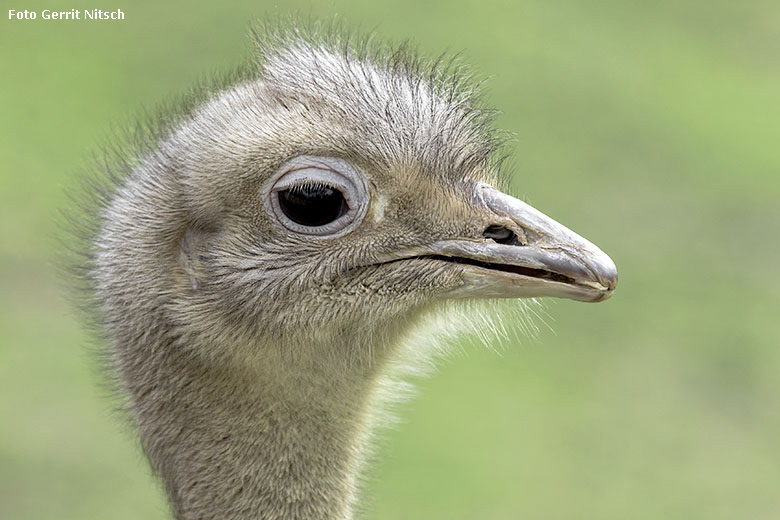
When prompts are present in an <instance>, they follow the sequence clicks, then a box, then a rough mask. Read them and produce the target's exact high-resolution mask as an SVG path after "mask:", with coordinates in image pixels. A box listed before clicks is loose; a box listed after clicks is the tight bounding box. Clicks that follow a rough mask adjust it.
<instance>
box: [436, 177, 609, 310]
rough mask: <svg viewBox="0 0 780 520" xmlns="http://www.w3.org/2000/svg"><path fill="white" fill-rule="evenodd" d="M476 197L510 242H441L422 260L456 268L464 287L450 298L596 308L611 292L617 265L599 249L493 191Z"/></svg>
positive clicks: (482, 188) (482, 187)
mask: <svg viewBox="0 0 780 520" xmlns="http://www.w3.org/2000/svg"><path fill="white" fill-rule="evenodd" d="M477 197H478V199H480V200H481V201H482V203H483V204H484V206H485V207H486V208H488V209H489V210H490V211H491V212H493V213H494V214H495V215H496V216H497V222H503V223H504V224H503V225H502V226H501V227H502V228H504V230H505V231H507V233H509V232H510V231H511V233H509V234H510V235H511V234H512V233H514V237H513V238H512V239H511V240H501V242H502V243H498V242H496V241H495V240H480V241H475V240H444V241H440V242H435V243H433V244H430V245H429V246H427V247H426V248H425V249H426V250H427V251H426V254H427V255H429V256H434V257H437V258H440V259H444V260H449V261H452V262H455V263H457V264H460V267H461V268H462V273H463V285H462V286H461V287H459V288H458V289H456V290H455V291H454V293H452V294H451V295H452V296H455V297H468V298H475V297H476V298H531V297H540V296H552V297H559V298H569V299H572V300H578V301H585V302H600V301H603V300H606V299H607V298H609V297H610V296H611V295H612V293H613V292H614V291H615V286H616V285H617V280H618V274H617V268H616V267H615V263H614V262H613V261H612V259H610V257H609V256H607V255H606V254H605V253H604V252H603V251H602V250H601V249H599V248H598V247H596V246H595V245H593V244H592V243H590V242H589V241H587V240H585V239H584V238H582V237H581V236H579V235H578V234H576V233H574V232H573V231H571V230H570V229H568V228H567V227H565V226H563V225H561V224H559V223H558V222H556V221H555V220H553V219H551V218H550V217H548V216H547V215H545V214H543V213H542V212H540V211H538V210H537V209H535V208H533V207H532V206H530V205H528V204H526V203H524V202H523V201H521V200H518V199H516V198H514V197H511V196H509V195H506V194H505V193H502V192H500V191H498V190H496V189H495V188H493V187H492V186H488V185H486V184H480V185H478V186H477Z"/></svg>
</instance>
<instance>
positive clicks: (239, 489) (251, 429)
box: [124, 345, 375, 520]
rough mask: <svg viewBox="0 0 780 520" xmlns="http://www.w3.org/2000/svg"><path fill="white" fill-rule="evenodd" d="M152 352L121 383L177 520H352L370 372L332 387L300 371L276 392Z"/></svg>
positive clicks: (235, 371)
mask: <svg viewBox="0 0 780 520" xmlns="http://www.w3.org/2000/svg"><path fill="white" fill-rule="evenodd" d="M159 347H161V346H160V345H157V346H153V345H150V346H149V353H150V354H152V355H153V356H154V357H153V358H152V359H151V360H150V361H151V363H149V364H148V365H146V366H144V367H138V369H139V372H138V373H135V374H133V373H127V372H126V373H125V374H124V376H125V378H127V379H126V380H127V381H128V386H130V388H129V390H130V392H131V395H132V396H133V407H134V409H135V413H136V420H137V422H138V425H139V428H140V433H141V437H142V439H143V441H144V446H145V448H146V450H147V453H148V455H149V457H150V459H151V461H152V464H153V466H154V467H155V469H156V470H157V471H158V472H159V474H160V475H161V477H162V479H163V481H164V483H165V487H166V490H167V492H168V494H169V496H170V499H171V503H172V505H173V508H174V512H175V514H176V517H177V518H179V519H181V520H185V519H187V520H189V519H227V518H230V519H236V520H241V519H250V518H252V519H256V518H264V519H277V518H278V519H282V518H284V519H297V518H301V519H303V518H318V519H349V518H351V517H352V507H353V504H354V502H355V499H356V491H357V482H356V475H357V472H358V470H359V467H360V465H361V462H362V459H363V457H364V453H363V452H362V446H363V445H364V444H365V442H364V441H365V436H366V435H367V433H368V422H369V419H370V417H369V414H368V412H367V410H368V409H369V407H368V405H369V402H370V401H371V400H372V395H371V393H372V384H371V380H372V378H373V377H375V375H374V374H373V371H361V372H362V373H357V371H356V373H354V374H352V375H351V376H350V377H342V378H341V379H340V380H339V381H334V380H333V379H332V378H330V379H328V378H327V377H326V375H325V374H324V373H320V374H317V373H311V372H309V373H308V374H307V373H306V371H307V367H305V366H304V367H300V366H299V367H298V368H299V369H300V370H301V372H299V373H298V377H297V378H295V379H293V380H287V381H284V382H282V381H281V378H288V377H290V374H283V373H276V374H274V373H273V372H272V371H271V370H263V369H262V368H261V367H256V368H247V369H244V370H242V369H239V368H237V367H228V368H222V369H220V368H215V367H214V366H209V365H208V364H207V363H205V362H203V361H202V360H198V359H197V357H196V356H192V357H190V356H189V354H188V353H182V352H180V351H179V352H176V353H172V352H173V351H172V350H171V349H167V348H159ZM270 366H274V365H270ZM275 366H284V364H283V363H278V364H276V365H275ZM319 370H322V367H320V369H319Z"/></svg>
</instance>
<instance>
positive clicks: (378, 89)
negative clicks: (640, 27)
mask: <svg viewBox="0 0 780 520" xmlns="http://www.w3.org/2000/svg"><path fill="white" fill-rule="evenodd" d="M260 48H261V51H260V53H259V54H260V57H259V59H258V60H257V66H256V69H255V71H254V72H253V73H252V74H251V75H250V76H247V77H241V78H240V79H238V80H237V81H236V82H235V83H234V84H232V85H231V86H228V87H223V88H222V89H221V90H219V91H216V92H213V93H211V94H210V95H208V96H207V97H205V98H204V99H202V100H201V101H200V102H198V103H196V104H195V106H194V107H192V108H191V109H189V110H188V111H187V112H186V113H184V114H183V115H181V116H179V117H177V118H175V119H172V120H170V119H169V120H168V121H166V122H165V126H164V130H160V131H158V132H156V133H154V134H153V135H154V136H155V137H154V140H153V142H151V143H150V144H149V145H147V146H145V147H140V148H139V149H138V151H137V152H136V153H135V155H134V156H133V157H131V158H129V159H127V160H126V162H125V163H124V174H115V175H114V177H117V178H118V179H117V180H116V182H115V183H114V186H113V188H112V189H110V190H108V192H107V194H106V195H105V196H104V198H103V202H102V203H101V204H100V205H99V208H98V211H97V213H96V215H97V226H96V233H95V235H94V239H93V240H92V243H91V246H90V248H89V251H88V252H89V256H90V257H91V260H90V262H89V266H88V272H89V279H90V281H91V285H92V287H93V293H92V294H93V296H94V300H95V302H96V303H97V307H98V310H99V312H100V317H101V323H102V326H103V328H104V331H105V336H106V338H107V343H108V345H109V354H110V355H109V357H110V360H111V366H112V370H113V371H114V373H115V374H116V377H117V380H118V382H119V385H120V389H121V391H122V392H123V393H124V394H125V395H126V396H127V403H128V409H129V411H130V413H131V416H132V418H133V421H134V423H135V426H136V427H137V430H138V432H139V434H140V438H141V441H142V445H143V448H144V450H145V453H146V454H147V456H148V458H149V460H150V462H151V465H152V467H153V469H154V470H155V472H156V473H157V474H159V476H160V478H161V479H162V481H163V483H164V486H165V489H166V492H167V494H168V496H169V499H170V503H171V506H172V510H173V513H174V515H175V516H176V518H177V519H180V520H185V519H186V520H194V519H200V520H202V519H220V520H224V519H236V520H245V519H259V518H262V519H342V520H346V519H349V518H352V517H353V515H354V512H355V507H356V503H357V497H358V482H359V478H358V476H359V473H360V470H361V466H362V464H363V462H364V460H365V458H366V453H367V449H368V446H367V445H368V444H369V441H370V438H371V437H370V432H371V428H372V425H373V424H374V422H375V420H374V419H375V418H376V417H377V416H378V415H379V411H378V410H377V407H378V406H379V403H380V402H382V401H383V398H384V397H386V394H388V393H389V394H392V393H393V391H394V390H393V388H394V387H393V381H392V380H391V377H392V372H393V367H396V366H399V365H403V364H404V363H405V362H406V361H407V359H406V358H405V356H408V355H410V350H409V349H408V348H406V347H405V345H407V342H408V339H409V337H410V334H411V333H412V331H414V330H415V329H416V328H417V327H419V326H421V324H423V323H424V322H425V321H426V320H427V319H428V317H430V316H431V315H432V314H433V313H436V312H438V311H437V309H441V308H443V307H451V306H455V307H457V305H458V302H459V301H463V300H464V299H496V298H533V297H543V296H552V297H563V298H570V299H575V300H580V301H585V302H597V301H601V300H604V299H605V298H608V297H609V296H610V295H611V294H612V292H613V291H614V289H615V285H616V282H617V271H616V268H615V265H614V264H613V262H612V261H611V260H610V258H609V257H608V256H607V255H606V254H604V253H603V252H602V251H601V250H600V249H598V248H597V247H596V246H594V245H593V244H591V243H590V242H588V241H587V240H585V239H583V238H581V237H580V236H578V235H577V234H575V233H574V232H572V231H570V230H569V229H567V228H566V227H564V226H562V225H561V224H558V223H557V222H556V221H554V220H553V219H551V218H549V217H547V216H545V215H544V214H543V213H541V212H539V211H537V210H536V209H534V208H533V207H531V206H529V205H528V204H525V203H524V202H522V201H520V200H518V199H516V198H514V197H512V196H510V195H508V194H506V193H504V192H502V191H500V190H499V189H498V188H497V186H498V185H499V183H500V179H501V178H502V177H501V176H500V175H499V163H500V161H499V157H498V155H497V154H499V153H500V152H498V151H497V150H500V139H498V138H497V134H496V131H495V130H493V127H492V122H491V112H490V111H487V110H485V109H483V108H481V106H480V103H479V101H478V96H477V90H476V88H475V87H472V86H470V85H469V81H468V80H464V79H463V75H462V74H461V73H460V72H459V71H458V70H457V67H456V68H455V69H453V68H452V67H448V66H443V65H441V64H439V65H437V64H435V63H434V64H432V65H425V62H422V61H420V60H419V59H417V58H415V57H414V56H412V55H411V53H410V52H408V51H397V52H394V51H389V50H387V49H385V50H382V48H377V49H373V50H366V48H364V47H360V46H358V48H357V49H355V48H354V47H350V46H349V45H348V44H344V43H343V42H340V41H338V38H333V37H332V38H330V39H328V38H322V39H320V38H317V37H304V36H297V35H295V36H288V37H286V38H281V39H277V40H274V41H273V43H266V44H261V45H260ZM453 71H454V72H453ZM424 349H425V346H424V345H416V346H415V350H416V351H415V352H413V354H414V356H415V357H419V356H425V352H424ZM410 362H411V361H410ZM383 394H384V397H383Z"/></svg>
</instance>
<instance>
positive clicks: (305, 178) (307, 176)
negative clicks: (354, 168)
mask: <svg viewBox="0 0 780 520" xmlns="http://www.w3.org/2000/svg"><path fill="white" fill-rule="evenodd" d="M314 172H316V173H317V174H318V175H316V176H315V175H312V174H313V173H314ZM318 184H319V185H325V186H332V187H334V188H337V189H338V190H339V191H341V192H347V191H350V188H351V187H352V183H350V182H349V181H347V179H345V178H344V176H343V175H341V174H339V173H337V172H334V171H333V170H323V169H320V168H312V167H309V168H301V169H299V170H293V171H291V172H289V173H287V174H286V175H285V176H284V177H282V178H281V179H280V181H279V182H277V183H276V184H275V185H274V187H273V191H284V190H287V189H290V188H294V187H297V186H306V185H318ZM344 194H345V195H346V193H344Z"/></svg>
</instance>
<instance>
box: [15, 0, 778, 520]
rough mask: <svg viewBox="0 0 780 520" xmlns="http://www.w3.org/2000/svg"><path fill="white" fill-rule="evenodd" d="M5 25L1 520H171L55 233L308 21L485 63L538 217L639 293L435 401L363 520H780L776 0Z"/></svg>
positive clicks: (483, 368)
mask: <svg viewBox="0 0 780 520" xmlns="http://www.w3.org/2000/svg"><path fill="white" fill-rule="evenodd" d="M2 4H4V5H2V7H3V9H2V10H0V18H2V21H0V56H2V74H1V75H2V79H0V88H1V89H2V90H1V91H0V119H1V120H2V123H0V157H2V165H1V166H0V174H1V176H0V197H1V198H0V518H1V519H3V520H5V519H8V520H16V519H25V520H26V519H54V518H56V519H60V520H66V519H79V520H87V519H139V518H143V519H164V518H167V509H166V505H165V501H164V497H163V495H162V493H161V490H160V488H159V486H158V485H157V483H156V482H155V480H154V478H153V477H152V476H151V475H150V471H149V469H148V467H147V464H146V462H145V461H144V459H143V457H142V455H141V453H140V450H139V448H138V445H137V442H136V440H135V438H134V435H133V434H132V432H130V431H127V430H126V429H125V428H124V427H123V426H121V425H120V422H119V421H118V420H117V417H116V416H115V414H114V413H113V412H112V401H111V400H110V399H108V398H107V397H106V395H105V392H104V390H102V387H101V386H100V378H99V376H98V375H97V374H96V371H95V363H94V360H92V359H91V357H90V355H89V351H88V349H87V348H86V347H85V344H86V341H87V336H86V334H85V332H83V331H82V329H81V328H80V326H79V324H78V321H77V319H76V318H75V317H74V315H73V313H72V312H71V311H70V310H69V308H68V304H67V303H66V300H65V298H64V296H63V291H62V290H61V289H60V288H59V286H58V281H57V275H56V269H55V267H56V266H55V265H54V264H55V263H56V261H55V260H54V258H55V255H54V252H55V248H56V246H55V240H54V239H53V238H52V237H54V236H56V234H57V230H56V226H55V224H54V222H55V220H56V218H55V217H56V212H57V208H60V207H62V206H65V205H67V201H66V197H65V195H64V191H65V189H66V188H68V187H73V186H74V185H75V184H76V183H77V179H78V178H79V177H80V176H81V172H82V171H83V170H84V168H85V165H86V164H88V163H89V159H90V157H91V156H92V153H94V152H95V151H96V150H99V146H100V144H101V143H106V141H107V136H108V135H109V134H110V133H111V132H112V131H113V130H115V129H117V128H122V127H124V126H126V125H127V124H129V123H132V121H133V117H134V114H138V113H139V112H140V111H142V110H144V109H145V108H148V107H154V106H155V105H156V104H158V103H159V102H160V101H162V100H165V99H168V98H170V97H171V96H174V95H177V94H181V93H183V92H186V91H187V89H188V87H189V86H190V85H192V84H193V83H194V82H196V81H197V80H199V79H200V78H203V77H204V76H207V75H208V74H209V73H211V72H213V71H217V70H221V69H225V68H230V67H232V66H234V65H237V64H239V63H241V62H242V61H243V60H244V59H245V58H246V57H247V55H248V54H249V52H250V45H249V41H248V38H247V37H246V34H247V29H248V24H249V21H250V20H252V19H256V18H259V19H264V18H267V17H274V16H279V15H285V14H287V13H291V12H298V13H300V14H302V15H304V16H307V17H308V16H313V17H315V18H316V17H324V18H330V17H332V16H333V15H334V14H335V15H337V16H338V18H339V19H341V20H342V21H344V22H345V23H347V24H348V25H350V26H359V27H361V28H363V29H376V30H377V31H378V33H379V34H381V35H383V36H385V37H386V38H389V39H391V40H393V41H400V40H403V39H406V38H411V39H412V40H413V41H415V42H416V43H417V44H418V45H419V47H420V50H421V51H422V52H424V53H426V54H438V53H440V52H442V51H445V50H450V51H461V50H463V51H464V59H465V60H466V61H467V62H469V63H471V64H473V65H474V67H475V69H476V70H477V71H478V72H479V73H480V74H481V75H482V76H488V77H490V78H491V79H490V81H489V82H488V85H487V101H488V102H489V103H490V104H492V105H494V106H496V107H499V108H500V109H501V110H502V111H503V115H502V116H501V117H500V119H499V122H498V124H499V126H501V127H503V128H506V129H508V130H510V131H512V132H513V133H514V134H516V136H517V139H516V142H515V143H514V144H513V146H514V148H515V154H514V156H513V159H512V161H511V166H512V168H513V169H514V170H515V173H514V188H515V192H516V194H518V195H520V196H523V197H525V198H526V200H529V201H530V202H532V203H533V204H534V205H536V206H537V207H539V208H541V209H542V210H544V211H545V212H547V213H549V214H551V215H553V216H555V217H556V218H558V219H559V220H561V221H562V222H564V223H566V224H568V225H570V226H571V227H573V228H574V229H575V230H577V231H578V232H581V233H582V234H583V235H585V236H586V237H588V238H590V239H592V240H593V241H594V242H595V243H597V244H599V245H600V246H601V247H602V248H603V249H605V250H606V251H607V252H609V253H610V254H611V255H612V257H613V258H614V259H615V261H616V263H617V265H618V266H619V268H620V278H621V282H620V287H619V289H618V292H617V294H616V295H615V297H614V298H613V299H612V300H610V301H608V302H606V303H604V304H599V305H583V304H577V303H573V302H567V301H552V302H549V303H548V304H546V312H547V313H548V314H549V315H550V316H551V319H548V321H549V322H550V324H551V327H552V329H554V331H555V332H553V331H552V330H550V329H549V328H546V327H544V326H542V327H541V330H540V333H539V334H538V337H537V338H536V339H528V340H523V341H520V342H518V344H517V345H509V346H508V347H507V348H506V349H504V350H503V351H502V352H501V353H495V352H491V351H490V350H488V349H485V348H483V347H481V346H478V345H464V346H463V348H460V349H459V353H458V354H457V355H455V356H454V357H453V358H452V359H450V360H449V361H447V362H445V363H444V364H443V365H442V367H441V369H440V371H439V373H438V374H437V375H435V376H434V377H433V378H431V379H429V380H425V381H422V382H421V383H420V384H419V387H420V395H419V397H418V398H416V399H415V400H414V401H412V402H411V403H409V404H408V405H406V406H405V407H404V413H403V417H404V423H403V424H402V425H401V426H400V427H398V428H396V429H394V430H392V431H389V432H385V433H384V434H383V435H382V437H383V442H382V447H381V450H380V454H379V462H378V464H377V465H375V466H374V468H373V469H372V471H371V474H370V475H369V478H368V485H367V493H366V495H367V500H366V504H365V511H366V513H365V516H366V517H367V518H374V519H377V518H378V519H398V518H408V519H436V518H447V519H514V518H523V519H575V518H593V519H626V518H631V519H645V518H646V519H658V518H673V519H676V518H679V519H698V518H701V519H708V520H716V519H734V518H751V519H772V518H780V380H779V376H780V348H778V347H780V297H779V296H778V294H780V246H779V245H778V242H779V240H778V239H779V237H778V235H780V203H778V201H779V200H780V65H779V63H780V62H779V61H778V60H780V3H778V2H777V1H776V0H771V1H750V2H733V1H721V0H717V1H704V0H699V1H673V0H665V1H655V2H641V1H632V2H627V1H621V0H613V1H602V2H588V1H574V0H570V1H542V0H536V1H528V0H519V1H517V0H515V1H504V2H487V1H479V2H477V1H471V0H452V1H449V2H439V3H426V2H420V1H412V0H401V1H392V2H365V1H364V2H360V1H357V0H355V1H351V2H350V1H331V2H328V3H322V4H313V3H307V2H303V1H292V2H286V3H285V4H284V5H282V4H280V3H272V2H263V1H252V2H234V3H226V2H206V1H200V2H188V3H186V4H185V3H181V4H179V5H175V6H174V5H169V4H164V5H163V4H161V3H159V2H151V1H150V2H133V1H130V0H126V1H125V2H122V3H117V2H116V1H115V0H109V2H103V3H99V4H95V5H86V4H83V3H81V4H72V5H71V4H68V5H64V4H62V9H71V8H79V9H84V8H92V7H96V8H100V9H103V10H112V9H116V8H121V9H122V10H123V11H124V12H125V14H126V19H125V20H124V21H122V22H89V21H73V22H64V21H63V22H55V21H44V20H41V19H38V20H36V21H26V22H25V21H9V20H8V19H7V18H6V16H5V15H6V12H7V9H9V8H13V9H17V10H20V9H30V10H36V11H40V10H42V9H44V8H50V9H56V8H57V5H56V3H55V2H42V1H40V2H38V1H35V2H26V3H25V5H21V4H19V3H17V4H14V5H12V4H10V3H8V2H6V1H3V2H2ZM6 4H7V5H6Z"/></svg>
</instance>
